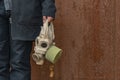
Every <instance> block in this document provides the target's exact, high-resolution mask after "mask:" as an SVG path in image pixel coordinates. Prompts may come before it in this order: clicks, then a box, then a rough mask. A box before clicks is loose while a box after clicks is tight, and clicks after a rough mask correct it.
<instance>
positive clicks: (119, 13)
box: [115, 0, 120, 80]
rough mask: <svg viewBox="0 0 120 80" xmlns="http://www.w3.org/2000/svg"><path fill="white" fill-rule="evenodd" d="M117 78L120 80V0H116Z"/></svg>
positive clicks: (116, 79)
mask: <svg viewBox="0 0 120 80" xmlns="http://www.w3.org/2000/svg"><path fill="white" fill-rule="evenodd" d="M115 10H116V26H115V30H116V33H115V35H116V36H115V39H116V40H115V57H116V59H115V61H116V62H115V65H116V66H115V68H116V70H115V74H116V75H115V80H120V0H116V9H115Z"/></svg>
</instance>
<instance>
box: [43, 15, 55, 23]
mask: <svg viewBox="0 0 120 80" xmlns="http://www.w3.org/2000/svg"><path fill="white" fill-rule="evenodd" d="M46 20H48V22H52V21H53V20H54V18H53V17H51V16H43V23H44V22H45V21H46Z"/></svg>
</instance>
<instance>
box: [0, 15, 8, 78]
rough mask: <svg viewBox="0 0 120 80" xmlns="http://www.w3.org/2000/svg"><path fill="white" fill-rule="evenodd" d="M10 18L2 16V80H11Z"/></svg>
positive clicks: (0, 42)
mask: <svg viewBox="0 0 120 80" xmlns="http://www.w3.org/2000/svg"><path fill="white" fill-rule="evenodd" d="M9 26H10V24H9V18H8V17H7V16H5V15H4V16H3V15H0V80H9V52H10V51H9V50H10V49H9V48H10V45H9V42H10V41H9V40H10V39H9V35H10V34H9Z"/></svg>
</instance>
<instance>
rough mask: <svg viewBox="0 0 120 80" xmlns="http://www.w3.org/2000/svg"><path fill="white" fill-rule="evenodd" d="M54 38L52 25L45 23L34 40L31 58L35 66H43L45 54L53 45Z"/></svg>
mask: <svg viewBox="0 0 120 80" xmlns="http://www.w3.org/2000/svg"><path fill="white" fill-rule="evenodd" d="M54 38H55V36H54V29H53V24H52V23H50V25H49V24H48V21H46V22H45V23H44V24H43V26H42V27H41V32H40V34H39V36H38V37H37V38H36V40H35V47H34V54H33V55H32V57H33V60H34V61H35V62H36V64H38V65H43V63H44V57H45V53H46V51H47V50H48V48H49V47H50V46H51V45H52V44H53V40H54Z"/></svg>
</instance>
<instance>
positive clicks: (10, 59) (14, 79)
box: [0, 12, 32, 80]
mask: <svg viewBox="0 0 120 80" xmlns="http://www.w3.org/2000/svg"><path fill="white" fill-rule="evenodd" d="M9 17H10V15H9V13H8V12H6V14H5V15H4V16H2V15H0V80H31V65H30V53H31V49H32V41H21V40H12V39H11V30H10V29H11V26H10V21H9Z"/></svg>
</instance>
